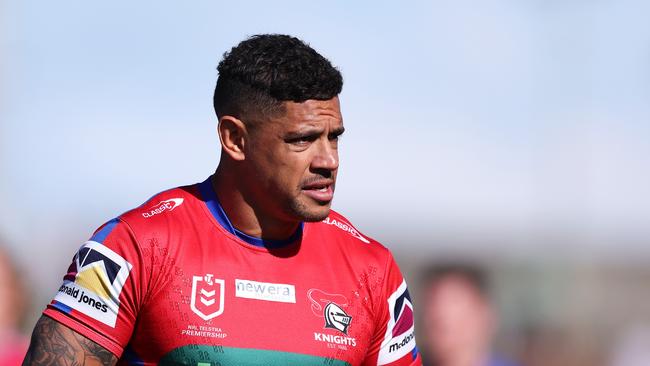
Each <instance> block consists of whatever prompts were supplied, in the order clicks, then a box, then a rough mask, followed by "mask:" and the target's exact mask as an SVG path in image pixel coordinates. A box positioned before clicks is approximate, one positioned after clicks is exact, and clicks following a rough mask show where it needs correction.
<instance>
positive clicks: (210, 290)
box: [190, 274, 226, 320]
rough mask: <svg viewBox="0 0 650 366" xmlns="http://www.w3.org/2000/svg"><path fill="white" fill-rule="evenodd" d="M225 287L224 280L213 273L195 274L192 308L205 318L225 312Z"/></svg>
mask: <svg viewBox="0 0 650 366" xmlns="http://www.w3.org/2000/svg"><path fill="white" fill-rule="evenodd" d="M225 287H226V286H225V285H224V281H223V280H221V279H218V278H214V275H212V274H206V275H205V276H193V277H192V300H191V301H190V308H191V309H192V311H193V312H194V313H195V314H196V315H198V316H200V317H201V319H203V320H210V319H212V318H215V317H217V316H219V315H221V314H223V302H224V297H225V296H224V294H225Z"/></svg>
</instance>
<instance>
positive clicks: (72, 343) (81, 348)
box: [23, 316, 117, 366]
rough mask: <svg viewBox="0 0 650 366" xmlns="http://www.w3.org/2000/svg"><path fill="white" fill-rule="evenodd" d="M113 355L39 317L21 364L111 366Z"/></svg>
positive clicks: (115, 358)
mask: <svg viewBox="0 0 650 366" xmlns="http://www.w3.org/2000/svg"><path fill="white" fill-rule="evenodd" d="M116 362H117V357H115V355H113V354H112V353H111V352H109V351H108V350H106V349H105V348H104V347H102V346H100V345H98V344H97V343H95V342H93V341H91V340H90V339H88V338H86V337H84V336H82V335H81V334H79V333H77V332H75V331H73V330H72V329H70V328H68V327H66V326H65V325H63V324H61V323H59V322H57V321H56V320H53V319H51V318H48V317H46V316H41V318H40V319H39V320H38V323H36V327H35V328H34V333H33V334H32V341H31V344H30V345H29V350H27V356H25V360H24V361H23V366H46V365H47V366H82V365H87V366H91V365H92V366H95V365H97V366H113V365H115V363H116Z"/></svg>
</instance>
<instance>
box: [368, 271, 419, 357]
mask: <svg viewBox="0 0 650 366" xmlns="http://www.w3.org/2000/svg"><path fill="white" fill-rule="evenodd" d="M388 311H389V313H390V314H389V315H390V318H389V320H388V324H387V327H386V335H385V336H384V340H383V341H382V342H381V349H380V350H379V357H378V359H377V364H378V365H386V364H389V363H391V362H395V361H397V360H399V359H400V358H402V357H404V356H406V355H407V354H413V353H412V351H413V349H415V347H416V346H415V327H414V322H413V304H412V303H411V296H410V295H409V291H408V288H407V287H406V281H402V284H401V285H400V286H399V287H398V288H397V290H395V292H393V294H392V295H390V297H389V298H388Z"/></svg>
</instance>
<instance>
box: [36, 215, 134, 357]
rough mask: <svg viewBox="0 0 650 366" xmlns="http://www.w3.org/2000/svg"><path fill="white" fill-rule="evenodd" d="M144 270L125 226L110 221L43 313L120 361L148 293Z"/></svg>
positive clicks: (77, 257) (83, 250)
mask: <svg viewBox="0 0 650 366" xmlns="http://www.w3.org/2000/svg"><path fill="white" fill-rule="evenodd" d="M144 268H145V265H144V261H143V255H142V251H141V248H140V247H139V246H138V243H137V241H136V238H135V235H134V234H133V232H132V231H131V229H130V228H129V226H128V225H127V224H126V223H125V222H123V221H121V220H119V219H114V220H111V221H109V222H107V223H106V224H104V225H103V226H102V227H100V228H99V229H98V230H97V231H96V232H95V234H94V235H93V236H92V237H91V238H90V240H88V241H87V242H85V243H84V244H83V245H82V246H81V247H80V248H79V250H78V251H77V253H76V254H75V255H74V257H73V259H72V264H70V267H69V268H68V271H67V273H66V275H65V276H64V277H63V283H62V284H61V287H59V289H58V291H57V293H56V295H55V296H54V299H53V300H52V302H51V303H50V304H49V305H48V306H47V308H46V309H45V311H44V314H45V315H46V316H49V317H51V318H53V319H54V320H56V321H58V322H60V323H62V324H63V325H65V326H67V327H69V328H71V329H72V330H74V331H76V332H77V333H80V334H81V335H83V336H85V337H86V338H88V339H90V340H92V341H93V342H95V343H97V344H99V345H101V346H102V347H104V348H106V349H107V350H109V351H110V352H111V353H113V354H115V355H116V356H117V357H118V358H119V357H120V356H121V355H122V352H123V350H124V347H125V346H126V344H127V343H128V342H129V339H130V338H131V334H132V332H133V328H134V325H135V321H136V317H137V314H138V311H139V308H140V306H141V304H142V302H143V299H144V297H145V295H146V283H147V280H146V278H145V277H146V276H145V275H144V273H143V272H144V271H143V269H144Z"/></svg>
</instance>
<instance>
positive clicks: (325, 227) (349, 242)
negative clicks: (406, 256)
mask: <svg viewBox="0 0 650 366" xmlns="http://www.w3.org/2000/svg"><path fill="white" fill-rule="evenodd" d="M314 224H315V225H314V226H315V227H317V228H318V229H319V230H321V231H322V232H323V233H324V234H325V235H327V236H330V237H334V238H336V239H337V240H336V241H337V242H340V243H343V244H344V245H345V248H346V250H352V251H355V252H362V253H368V254H371V255H374V256H379V257H383V258H385V257H387V256H390V251H389V250H388V249H387V248H386V247H385V246H384V245H383V244H381V243H380V242H378V241H377V240H375V239H373V238H371V237H370V236H368V235H366V234H364V233H362V232H361V231H360V230H359V229H357V228H356V227H355V226H354V225H353V224H352V223H351V222H350V220H348V219H347V218H346V217H345V216H343V215H342V214H340V213H338V212H336V211H334V210H331V211H330V214H329V216H327V217H326V218H325V220H323V221H320V222H318V223H314Z"/></svg>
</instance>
